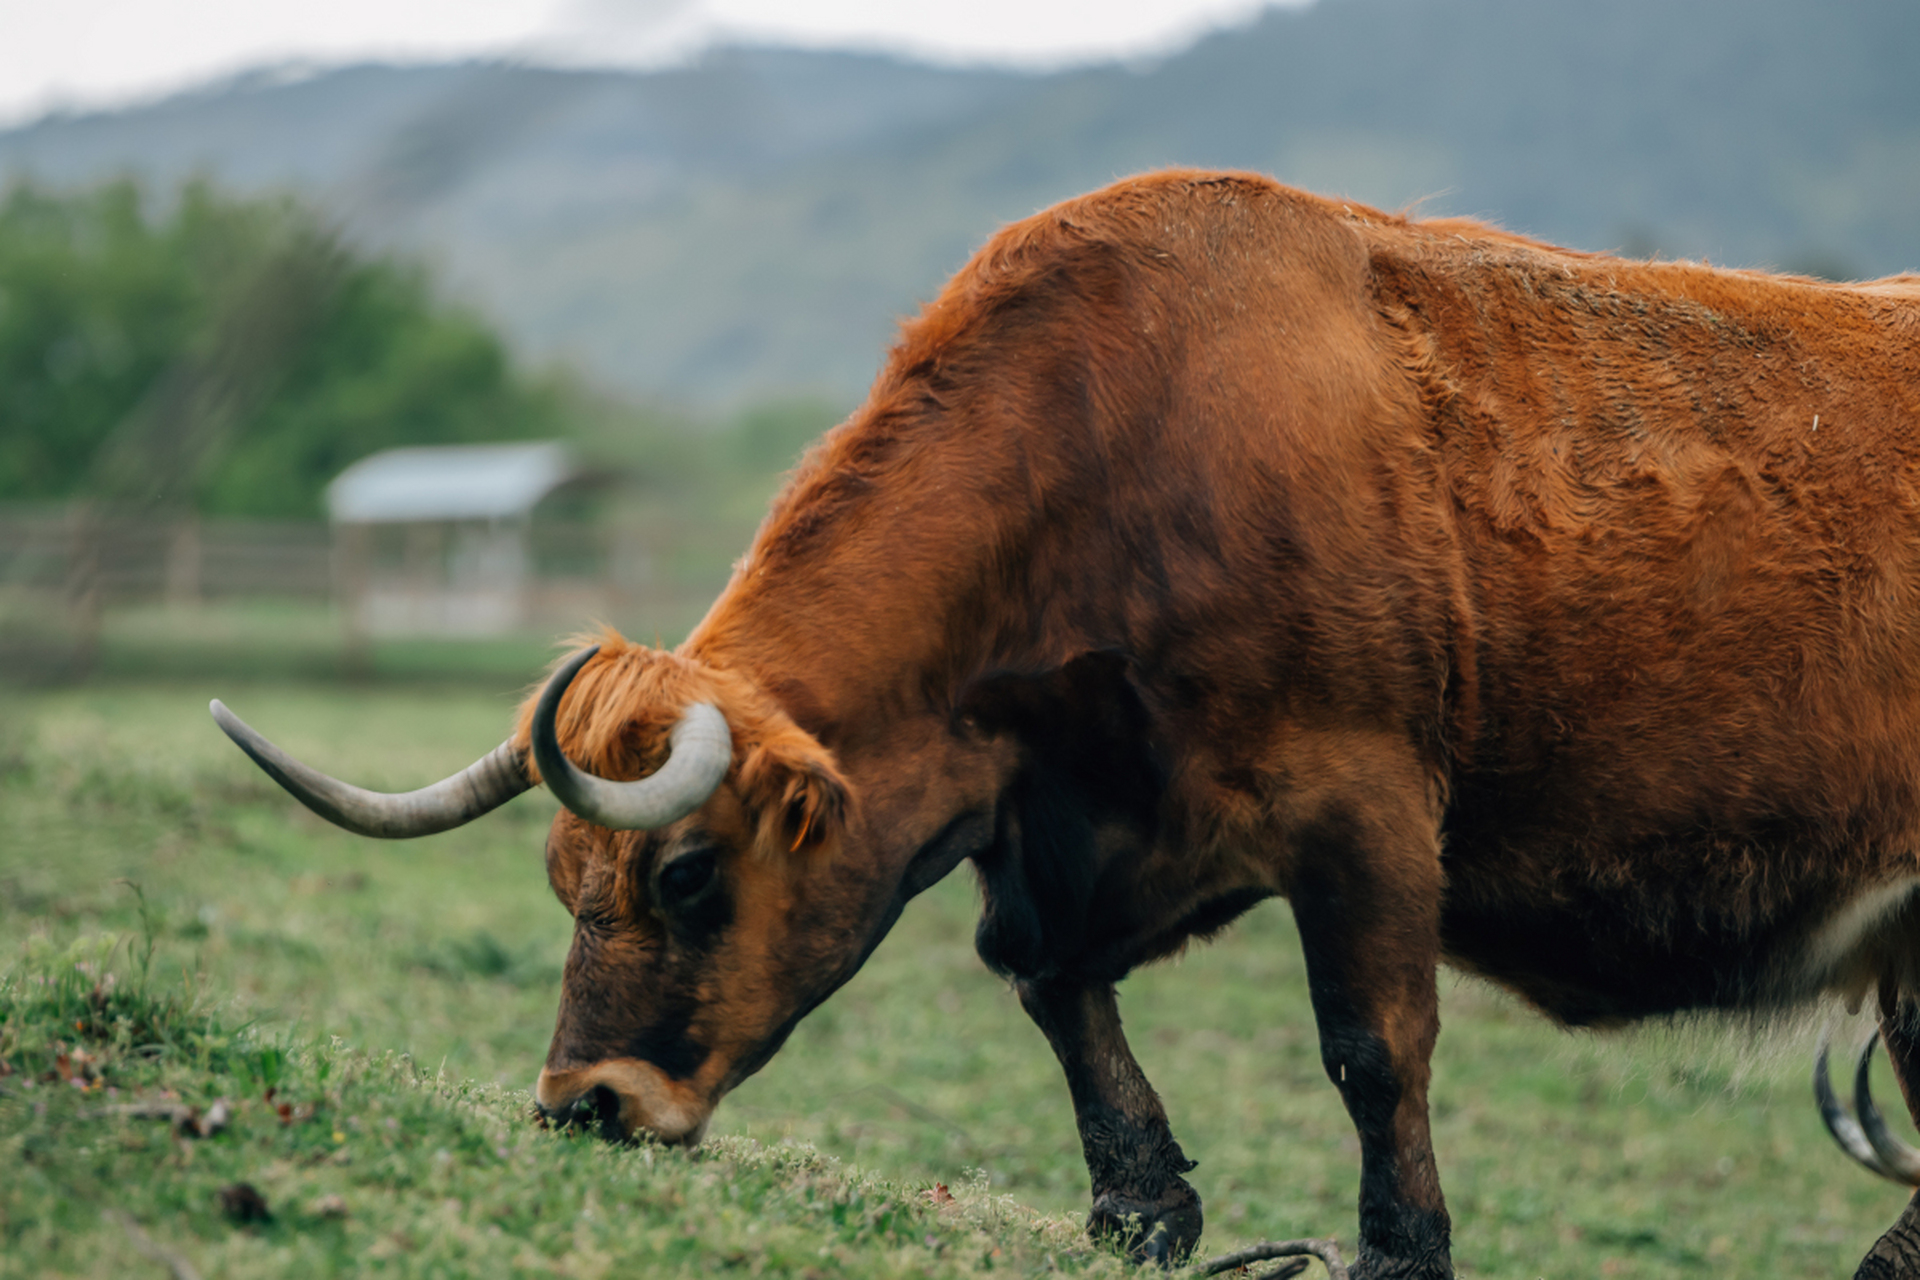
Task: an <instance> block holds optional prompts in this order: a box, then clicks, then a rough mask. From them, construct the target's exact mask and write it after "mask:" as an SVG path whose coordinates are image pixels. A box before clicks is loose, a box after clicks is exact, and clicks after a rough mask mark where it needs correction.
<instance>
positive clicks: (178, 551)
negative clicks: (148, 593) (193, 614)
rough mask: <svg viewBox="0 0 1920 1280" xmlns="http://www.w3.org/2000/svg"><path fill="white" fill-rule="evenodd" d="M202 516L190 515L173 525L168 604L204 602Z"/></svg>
mask: <svg viewBox="0 0 1920 1280" xmlns="http://www.w3.org/2000/svg"><path fill="white" fill-rule="evenodd" d="M203 558H204V557H203V553H202V547H201V540H200V517H199V516H188V517H186V518H185V519H183V520H181V521H180V522H179V523H178V524H176V525H174V526H173V534H172V536H171V537H170V538H168V539H167V568H166V580H167V586H166V592H167V607H168V608H170V609H186V608H191V607H192V606H194V605H196V604H199V603H200V589H201V581H202V574H201V564H202V561H203Z"/></svg>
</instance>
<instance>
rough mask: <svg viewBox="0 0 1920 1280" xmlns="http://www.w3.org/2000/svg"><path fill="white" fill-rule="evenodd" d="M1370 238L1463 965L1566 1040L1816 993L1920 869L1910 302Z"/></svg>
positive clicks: (1746, 276)
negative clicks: (1814, 948)
mask: <svg viewBox="0 0 1920 1280" xmlns="http://www.w3.org/2000/svg"><path fill="white" fill-rule="evenodd" d="M1383 239H1384V242H1383V243H1382V244H1381V246H1380V248H1379V250H1378V251H1377V252H1376V253H1375V255H1374V263H1375V268H1376V272H1377V275H1378V278H1379V280H1380V291H1381V298H1382V300H1383V304H1384V313H1385V314H1386V316H1387V318H1388V320H1389V322H1390V323H1392V324H1393V325H1395V326H1396V327H1397V328H1399V329H1400V330H1401V331H1402V332H1404V333H1405V334H1406V338H1407V341H1408V343H1409V344H1410V345H1411V346H1412V347H1414V348H1415V349H1416V350H1417V351H1418V354H1419V356H1420V357H1421V360H1422V362H1423V363H1422V364H1421V365H1420V367H1421V369H1422V372H1423V375H1424V377H1425V380H1426V381H1427V383H1428V395H1429V398H1430V401H1431V403H1432V404H1433V406H1434V427H1435V432H1436V440H1437V447H1438V449H1439V451H1440V454H1441V456H1442V458H1443V459H1444V461H1443V462H1442V464H1441V465H1442V467H1443V469H1444V472H1445V477H1446V481H1445V483H1446V488H1447V492H1448V494H1449V496H1450V498H1451V500H1452V503H1453V507H1454V510H1453V519H1454V521H1455V528H1456V530H1457V536H1458V546H1459V551H1460V557H1461V560H1460V564H1461V572H1462V582H1463V584H1464V587H1465V590H1466V591H1467V592H1468V593H1469V594H1470V597H1471V609H1470V612H1469V613H1468V614H1467V615H1466V616H1467V619H1468V624H1467V625H1469V626H1470V627H1471V630H1472V635H1471V637H1470V642H1469V643H1468V644H1467V645H1466V646H1465V647H1466V649H1467V650H1468V651H1470V652H1471V654H1472V656H1473V661H1472V667H1471V670H1468V671H1463V672H1462V673H1461V677H1460V682H1459V683H1460V687H1459V689H1458V690H1457V691H1456V699H1455V703H1454V718H1453V724H1452V728H1453V731H1454V738H1453V744H1454V749H1455V753H1456V760H1455V772H1454V779H1453V782H1454V791H1453V796H1454V799H1453V807H1452V812H1451V814H1450V818H1449V824H1448V837H1449V874H1450V877H1451V879H1452V883H1453V890H1452V903H1451V905H1452V907H1453V911H1452V913H1451V914H1452V917H1453V918H1452V920H1451V922H1450V925H1451V927H1450V935H1451V936H1450V944H1451V945H1453V946H1454V947H1455V949H1456V950H1460V951H1463V952H1467V953H1470V954H1469V955H1468V957H1467V958H1468V959H1469V960H1471V961H1474V962H1478V963H1481V964H1482V965H1483V966H1484V967H1487V968H1488V969H1490V970H1491V971H1494V972H1496V973H1503V972H1504V973H1508V974H1511V973H1513V972H1517V971H1518V970H1521V969H1525V970H1527V971H1528V972H1529V981H1530V982H1531V983H1532V987H1533V989H1532V990H1531V991H1530V994H1533V995H1534V996H1535V997H1536V998H1537V999H1539V1000H1541V1002H1542V1003H1545V1004H1547V1005H1548V1006H1549V1007H1550V1008H1555V1011H1556V1012H1560V1013H1561V1014H1562V1016H1566V1017H1569V1018H1570V1019H1572V1020H1576V1021H1588V1020H1603V1019H1606V1018H1610V1017H1616V1016H1637V1015H1639V1014H1642V1013H1647V1012H1658V1011H1661V1010H1662V1009H1663V1008H1666V1007H1686V1006H1690V1005H1700V1004H1708V1005H1712V1004H1727V1003H1741V1002H1745V1001H1750V1000H1753V999H1763V998H1768V997H1769V996H1770V995H1772V996H1792V995H1796V994H1800V992H1799V990H1797V988H1798V987H1800V986H1804V985H1806V983H1807V982H1809V981H1812V982H1816V983H1817V982H1820V981H1828V980H1832V979H1833V978H1834V976H1835V975H1833V974H1811V975H1809V974H1808V973H1805V972H1802V970H1804V969H1805V967H1806V965H1805V962H1804V958H1803V957H1802V955H1801V953H1802V952H1804V951H1805V950H1806V949H1807V948H1808V947H1809V946H1810V945H1813V944H1812V943H1811V942H1810V941H1809V939H1810V938H1811V937H1812V935H1813V934H1814V932H1815V931H1816V930H1817V928H1818V926H1819V925H1820V923H1821V922H1822V921H1824V920H1826V919H1827V918H1829V917H1830V916H1832V915H1833V913H1834V912H1835V911H1836V910H1837V909H1838V907H1839V905H1840V904H1841V903H1842V902H1843V901H1844V900H1846V899H1848V898H1849V897H1852V896H1855V895H1857V894H1858V893H1859V892H1860V891H1861V889H1862V887H1863V886H1865V887H1867V888H1869V889H1870V888H1872V887H1873V886H1875V885H1883V884H1887V883H1890V882H1898V881H1900V880H1902V879H1903V878H1906V877H1911V876H1912V875H1914V874H1915V872H1916V870H1920V867H1917V866H1916V854H1920V789H1917V788H1916V766H1917V765H1920V485H1917V484H1916V479H1917V478H1920V431H1916V427H1917V426H1920V300H1916V299H1914V298H1913V297H1912V290H1911V289H1910V288H1908V285H1909V283H1910V282H1909V281H1891V282H1887V283H1886V284H1885V285H1883V286H1880V287H1878V288H1866V289H1849V288H1844V287H1838V286H1832V285H1825V284H1820V283H1816V282H1813V281H1806V280H1795V279H1782V278H1774V277H1766V276H1760V275H1755V274H1751V273H1740V272H1723V271H1713V270H1710V269H1708V268H1705V267H1701V266H1696V265H1693V264H1647V263H1633V262H1623V261H1618V260H1613V259H1608V258H1600V257H1589V256H1583V255H1573V254H1563V253H1559V252H1557V251H1553V250H1548V249H1545V248H1542V247H1537V246H1531V245H1526V244H1523V243H1515V242H1513V241H1512V240H1510V239H1506V238H1502V237H1491V238H1487V239H1482V240H1476V239H1475V237H1474V236H1472V235H1470V234H1455V235H1452V236H1449V235H1448V234H1446V232H1445V230H1444V228H1417V227H1416V228H1408V229H1406V230H1405V231H1401V232H1397V233H1395V234H1393V235H1390V236H1387V237H1384V238H1383ZM1897 896H1898V895H1897V894H1896V895H1895V898H1894V899H1890V901H1894V900H1896V899H1897ZM1855 941H1857V939H1856V940H1855ZM1556 953H1564V964H1563V965H1562V966H1561V967H1562V970H1563V971H1562V972H1561V974H1560V978H1561V979H1562V980H1563V983H1564V987H1565V989H1559V988H1556V987H1555V985H1554V981H1553V977H1552V974H1551V970H1552V969H1553V968H1554V965H1553V963H1552V962H1551V959H1550V958H1551V957H1553V956H1554V955H1556ZM1543 958H1546V959H1547V962H1546V963H1543ZM1583 988H1584V989H1583ZM1556 1005H1557V1006H1558V1007H1555V1006H1556Z"/></svg>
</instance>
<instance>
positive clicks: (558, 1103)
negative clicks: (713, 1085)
mask: <svg viewBox="0 0 1920 1280" xmlns="http://www.w3.org/2000/svg"><path fill="white" fill-rule="evenodd" d="M533 1098H534V1102H535V1103H536V1104H537V1105H538V1106H539V1108H540V1113H541V1114H542V1115H544V1116H545V1117H546V1118H547V1119H548V1120H550V1121H553V1122H555V1123H561V1124H580V1125H584V1126H586V1127H588V1128H591V1129H593V1130H594V1131H595V1132H597V1133H598V1134H599V1135H600V1136H601V1137H603V1138H607V1139H609V1140H611V1141H614V1142H627V1141H632V1140H634V1139H637V1138H654V1139H656V1140H658V1141H660V1142H664V1143H667V1144H668V1145H670V1146H687V1147H691V1146H695V1145H697V1144H698V1143H699V1141H700V1139H701V1138H703V1137H705V1136H706V1133H707V1124H708V1122H709V1121H710V1120H712V1119H713V1108H712V1106H711V1105H710V1104H709V1103H708V1102H707V1101H706V1100H705V1099H703V1098H701V1097H700V1096H699V1095H698V1094H697V1093H696V1092H695V1091H694V1090H692V1089H691V1088H689V1087H687V1086H686V1085H684V1084H681V1083H679V1082H678V1081H675V1080H672V1079H669V1078H668V1077H667V1074H666V1073H665V1072H663V1071H661V1070H660V1068H658V1067H656V1066H654V1065H653V1064H652V1063H650V1062H642V1061H640V1060H639V1059H638V1058H609V1059H607V1060H606V1061H604V1062H596V1063H594V1064H592V1065H591V1066H583V1067H568V1068H562V1069H560V1070H557V1071H556V1070H554V1069H553V1068H552V1067H548V1068H547V1069H545V1070H543V1071H542V1072H541V1073H540V1079H539V1082H538V1083H536V1084H535V1085H534V1087H533Z"/></svg>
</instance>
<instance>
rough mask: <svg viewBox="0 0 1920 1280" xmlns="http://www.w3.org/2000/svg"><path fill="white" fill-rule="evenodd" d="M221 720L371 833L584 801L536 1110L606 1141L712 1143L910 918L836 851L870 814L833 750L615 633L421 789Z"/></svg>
mask: <svg viewBox="0 0 1920 1280" xmlns="http://www.w3.org/2000/svg"><path fill="white" fill-rule="evenodd" d="M213 711H214V716H215V718H216V719H217V720H218V721H219V722H220V724H221V726H222V727H223V728H224V729H225V730H226V731H227V732H228V734H229V735H230V736H232V737H233V738H234V740H235V741H236V742H237V743H239V745H240V746H241V747H242V748H243V749H244V750H245V751H246V752H247V753H248V754H249V755H250V756H252V757H253V758H254V760H255V761H256V763H258V764H259V765H260V766H261V767H262V768H264V769H265V770H266V771H267V772H268V773H269V774H271V775H272V776H273V777H274V778H275V779H276V780H277V781H279V782H280V783H281V784H282V785H283V786H285V787H286V788H287V789H288V790H289V791H291V792H292V793H293V794H294V795H295V796H296V797H297V798H298V799H300V800H301V801H302V802H303V803H305V804H306V805H307V806H308V807H309V808H312V809H313V810H314V811H315V812H317V813H319V814H320V815H321V816H322V817H325V818H327V819H328V820H329V821H331V822H334V823H336V824H338V825H341V826H344V827H346V828H348V829H349V830H353V831H357V832H359V833H361V834H365V835H373V836H387V837H404V836H416V835H424V834H429V833H431V832H435V831H442V830H446V829H448V828H450V827H453V826H457V825H460V824H461V823H464V822H467V821H470V820H472V819H473V818H475V817H477V816H479V815H480V814H482V813H485V812H487V811H488V810H490V809H493V808H495V807H497V806H499V805H500V804H503V803H505V802H506V801H507V800H509V799H511V798H512V797H514V796H515V795H518V794H519V793H520V792H521V791H524V790H526V789H527V788H528V787H530V786H532V785H534V783H535V781H536V780H541V781H545V782H546V783H547V784H548V786H549V788H550V789H551V790H552V791H553V792H554V794H555V795H556V796H557V797H558V798H559V799H560V800H561V802H562V804H563V805H564V806H565V807H564V808H563V809H562V810H561V812H560V813H559V814H558V815H557V816H556V817H555V819H554V823H553V827H552V829H551V831H550V833H549V835H548V839H547V848H546V860H547V877H548V880H549V882H550V883H551V885H552V887H553V891H554V893H555V895H556V896H558V897H559V899H560V901H561V903H562V904H564V905H565V906H566V908H567V910H568V911H569V912H570V913H572V915H573V917H574V939H573V946H572V950H571V952H570V954H569V955H568V957H567V964H566V971H565V981H564V985H563V989H562V992H561V998H560V1010H559V1017H558V1020H557V1025H556V1027H555V1029H554V1036H553V1043H552V1046H551V1048H550V1049H549V1051H548V1054H547V1062H546V1067H545V1069H544V1070H543V1071H542V1072H541V1073H540V1079H539V1082H538V1084H537V1086H536V1089H535V1096H536V1099H537V1101H538V1103H539V1105H540V1107H541V1109H542V1111H543V1112H545V1113H546V1114H547V1115H549V1116H552V1117H559V1118H566V1119H584V1120H587V1121H590V1122H591V1123H593V1124H594V1125H595V1126H596V1127H597V1128H599V1130H600V1131H601V1132H602V1133H604V1134H606V1135H608V1136H614V1137H627V1136H631V1135H634V1134H638V1133H643V1132H644V1133H651V1134H653V1135H655V1136H657V1137H659V1138H660V1139H662V1140H665V1141H668V1142H689V1143H690V1142H696V1141H698V1140H699V1138H700V1137H701V1135H702V1134H703V1133H704V1132H705V1129H706V1125H707V1121H708V1118H709V1117H710V1116H711V1114H712V1111H713V1108H714V1105H715V1104H716V1103H717V1102H718V1101H719V1099H720V1097H721V1096H722V1095H723V1094H725V1093H726V1092H727V1091H728V1090H729V1089H731V1088H732V1087H733V1086H734V1085H736V1084H738V1083H739V1082H740V1081H741V1080H742V1079H744V1078H745V1077H746V1076H747V1075H749V1074H751V1073H752V1072H753V1071H754V1070H756V1069H757V1068H758V1067H759V1066H760V1065H761V1064H763V1063H764V1062H765V1061H766V1060H767V1059H768V1058H769V1057H770V1056H771V1055H772V1054H773V1052H774V1051H775V1050H776V1049H777V1048H779V1046H780V1044H781V1042H782V1041H783V1040H784V1039H785V1038H786V1035H787V1033H788V1032H789V1031H790V1030H791V1029H792V1028H793V1026H794V1025H795V1024H796V1023H797V1022H798V1021H799V1019H800V1018H801V1017H802V1016H803V1015H804V1014H805V1013H806V1012H807V1011H809V1010H810V1009H812V1008H813V1007H814V1006H815V1005H817V1004H818V1003H819V1002H820V1001H821V1000H822V999H824V998H825V997H826V995H827V994H829V993H830V992H831V991H832V990H833V989H834V988H835V987H837V986H838V985H839V984H840V983H842V982H844V981H845V980H846V978H847V977H849V976H851V974H852V973H853V971H854V970H855V969H856V968H857V967H858V966H859V964H860V962H861V961H862V960H863V959H864V958H865V956H866V953H867V951H868V950H869V949H870V948H871V946H872V945H873V943H874V942H876V941H877V940H878V936H879V934H880V932H883V931H884V928H885V924H886V923H887V922H888V921H889V920H890V919H891V914H890V913H889V912H888V911H887V909H886V906H887V904H886V902H884V901H881V899H882V898H886V899H889V900H890V899H891V897H892V894H893V892H894V886H892V885H886V884H880V883H876V882H875V880H874V878H873V877H872V876H870V875H864V876H863V875H861V874H859V873H858V872H857V870H856V869H853V868H849V867H848V866H846V865H845V864H844V860H842V859H839V858H837V857H836V855H837V854H838V853H839V852H840V851H841V848H842V846H843V844H844V841H845V836H846V831H847V822H848V818H849V816H850V809H851V800H850V793H849V790H848V787H847V785H846V782H845V781H844V779H843V778H842V777H841V774H840V771H839V769H838V768H837V767H836V765H835V762H834V759H833V757H832V755H831V753H830V752H828V751H827V750H826V749H825V748H824V747H822V746H821V745H820V743H819V742H818V741H816V740H815V739H814V738H813V737H812V736H811V735H810V734H808V733H807V732H806V731H804V730H803V729H801V728H800V727H799V726H798V725H796V724H795V723H794V722H793V720H792V719H791V718H789V716H788V715H787V714H786V712H785V711H784V710H782V709H781V707H780V706H779V704H778V703H776V702H775V701H774V700H773V699H772V698H770V697H769V696H767V695H766V694H765V693H764V692H762V691H761V690H759V689H758V688H757V687H756V686H754V685H753V684H752V682H751V681H749V680H747V679H745V678H744V677H742V676H739V675H737V674H735V673H732V672H728V671H722V670H716V669H713V668H709V667H705V666H702V665H701V664H699V663H698V662H695V661H693V660H690V659H687V658H682V657H679V656H676V655H673V654H670V653H664V652H661V651H658V650H653V649H648V648H645V647H643V646H639V645H632V644H628V643H627V642H626V641H624V640H622V639H620V638H619V637H617V636H613V635H609V636H606V637H603V639H602V642H601V644H600V645H597V646H594V647H592V648H589V649H586V650H583V651H581V652H579V653H576V654H574V655H573V656H572V657H571V658H569V659H568V660H566V661H565V662H564V663H563V664H562V665H561V666H560V667H559V669H558V670H557V671H555V673H554V674H553V676H552V677H551V678H550V679H549V681H548V682H547V684H546V686H545V688H544V689H543V690H542V691H541V693H540V694H539V695H537V696H536V697H535V698H533V699H530V700H529V702H528V703H527V705H526V707H525V708H524V709H523V711H522V715H521V722H520V725H519V729H518V731H517V732H516V734H515V735H514V736H513V737H512V738H510V739H508V740H507V741H506V742H504V743H502V744H501V745H500V747H498V748H496V749H495V750H494V751H493V752H492V753H491V754H489V755H488V756H487V757H485V758H484V759H482V760H481V761H479V762H477V763H476V764H474V765H472V766H470V767H469V768H467V769H465V770H463V771H462V772H461V773H459V774H456V775H454V776H453V777H451V778H448V779H446V780H445V781H443V782H440V783H437V784H435V785H434V786H432V787H428V788H424V789H422V790H421V791H417V792H413V793H410V794H408V795H382V794H378V793H374V792H368V791H362V790H360V789H359V788H357V787H352V786H349V785H347V784H345V783H341V782H338V781H336V780H334V779H332V778H329V777H327V776H326V775H324V774H320V773H318V772H317V771H315V770H312V769H310V768H308V767H307V766H305V765H302V764H301V763H299V762H298V761H296V760H293V759H292V758H291V757H289V756H287V755H286V754H285V753H284V752H282V751H280V750H279V749H278V748H276V747H274V746H273V745H272V744H271V743H269V742H267V741H266V740H265V739H264V738H261V737H260V736H259V735H258V734H256V733H254V732H253V731H252V730H251V729H249V728H248V727H247V726H246V725H245V724H243V723H242V722H241V721H239V719H238V718H237V717H235V716H233V715H232V713H230V712H228V711H227V709H226V708H225V707H223V706H221V705H220V704H219V703H218V702H215V703H214V704H213ZM536 771H537V772H536Z"/></svg>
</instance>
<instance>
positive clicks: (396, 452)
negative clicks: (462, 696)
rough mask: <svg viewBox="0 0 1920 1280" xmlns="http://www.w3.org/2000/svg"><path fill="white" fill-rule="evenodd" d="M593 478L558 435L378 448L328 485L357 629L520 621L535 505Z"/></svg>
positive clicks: (485, 629)
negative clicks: (514, 441) (554, 437)
mask: <svg viewBox="0 0 1920 1280" xmlns="http://www.w3.org/2000/svg"><path fill="white" fill-rule="evenodd" d="M597 479H599V477H596V476H595V475H593V474H592V473H590V472H589V471H588V470H587V469H586V468H584V467H583V466H581V464H580V463H579V461H578V460H577V459H576V458H575V457H574V456H573V453H572V451H571V450H569V449H568V448H567V446H566V445H564V444H561V443H559V442H558V441H551V440H545V441H534V442H529V443H524V444H484V445H433V446H420V447H415V448H406V449H386V450H383V451H381V452H379V453H375V454H370V455H368V456H367V457H365V458H362V459H360V461H358V462H356V463H354V464H353V465H352V466H350V467H348V468H347V469H346V470H345V471H342V472H341V473H340V474H339V475H338V476H337V477H335V478H334V480H333V482H332V483H331V484H329V485H328V486H327V513H328V516H329V517H330V518H331V520H332V522H333V528H334V533H335V540H334V541H335V548H336V555H337V557H338V560H337V565H338V570H337V571H338V581H339V590H340V600H341V605H342V607H343V608H344V609H345V611H346V614H347V624H348V627H349V628H350V630H352V631H353V632H356V633H358V634H360V635H402V634H408V635H468V636H473V635H496V634H499V633H501V632H504V631H510V630H512V629H514V628H516V627H519V626H523V625H525V624H526V623H527V622H528V621H529V609H530V604H531V599H532V590H533V585H534V581H533V579H534V573H533V568H534V566H533V555H532V546H531V530H532V522H533V515H534V508H535V507H537V506H539V505H540V503H541V502H542V501H544V500H546V499H547V498H549V497H552V496H553V495H555V494H556V493H558V492H559V491H561V490H563V489H566V488H568V487H570V486H572V487H578V486H586V485H590V484H593V483H595V482H596V480H597Z"/></svg>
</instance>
